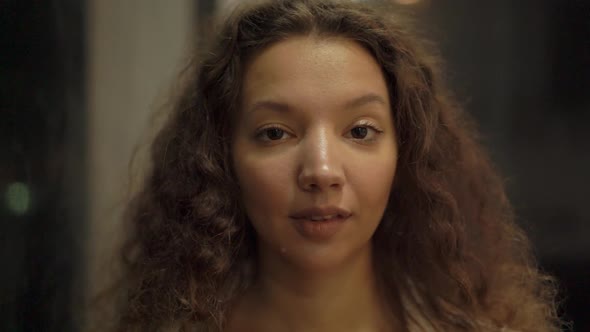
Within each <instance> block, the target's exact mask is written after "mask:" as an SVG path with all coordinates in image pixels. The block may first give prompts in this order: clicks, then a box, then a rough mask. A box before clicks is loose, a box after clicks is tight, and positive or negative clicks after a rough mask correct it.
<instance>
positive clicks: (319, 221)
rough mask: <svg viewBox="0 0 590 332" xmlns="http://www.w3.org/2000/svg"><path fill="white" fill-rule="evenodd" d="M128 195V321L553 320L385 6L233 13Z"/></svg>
mask: <svg viewBox="0 0 590 332" xmlns="http://www.w3.org/2000/svg"><path fill="white" fill-rule="evenodd" d="M206 54H207V55H206V57H205V58H204V59H195V61H193V63H192V65H191V67H190V68H189V70H188V71H187V73H188V76H189V80H188V82H187V84H186V86H185V88H184V90H183V92H182V93H181V95H180V97H179V98H178V100H177V102H176V104H175V106H174V109H173V110H172V113H171V114H170V117H169V119H168V120H167V123H166V124H165V126H164V127H163V129H162V130H161V131H160V132H159V134H158V136H157V138H156V140H155V141H154V142H153V145H152V149H151V162H152V165H151V167H152V168H151V171H150V172H149V173H148V175H147V177H146V179H145V184H144V186H143V188H142V190H141V191H140V192H139V193H138V194H137V195H136V196H135V198H134V200H133V201H132V203H131V204H130V206H129V209H128V214H127V217H128V220H129V221H131V223H132V225H133V231H132V233H131V237H130V239H129V241H128V246H127V250H128V251H127V253H128V255H127V277H126V278H127V283H126V285H127V294H128V296H127V298H126V301H125V305H124V307H123V308H122V309H121V312H120V313H121V320H120V324H119V329H120V330H122V331H130V330H131V331H166V330H171V331H556V330H558V323H559V320H558V318H557V316H556V313H555V305H554V302H553V301H554V298H553V296H554V288H553V286H552V284H551V278H549V277H547V276H545V275H543V274H541V273H540V272H539V270H538V269H537V267H536V265H535V263H534V259H533V257H532V256H531V250H530V248H529V242H528V240H527V238H526V236H525V235H524V234H523V232H522V231H521V230H520V229H519V228H518V227H517V226H516V225H515V224H514V221H513V214H512V212H511V208H510V205H509V203H508V201H507V199H506V196H505V191H504V188H503V185H502V181H501V178H500V177H499V176H498V175H497V173H496V171H495V170H494V169H493V167H492V166H491V163H490V161H489V160H488V157H487V155H486V154H485V153H484V151H483V150H482V148H481V147H480V145H479V144H478V143H477V141H476V140H475V130H474V129H473V127H472V126H471V125H470V122H469V121H468V119H467V116H466V115H465V114H464V113H463V112H461V110H460V108H459V107H458V106H457V105H456V104H455V103H454V102H453V100H452V98H451V97H450V95H449V93H448V91H447V90H446V89H445V87H444V85H443V84H442V83H441V82H440V74H439V73H438V71H437V65H436V63H435V60H436V59H434V58H433V57H432V56H430V55H429V53H427V52H426V51H425V50H424V49H423V47H422V46H421V44H420V43H419V42H418V40H417V38H416V37H415V36H413V35H412V34H410V33H409V32H408V31H407V30H406V29H405V28H404V25H403V24H402V23H400V21H398V20H396V19H395V17H394V16H392V14H391V12H390V11H388V10H386V9H384V8H379V9H377V8H370V7H367V6H366V5H362V4H358V3H348V2H343V1H312V0H281V1H266V2H259V3H256V4H252V5H247V6H244V7H241V8H240V9H239V10H236V11H235V12H234V13H233V14H232V15H231V16H230V17H229V18H227V19H226V20H225V21H224V24H223V25H222V27H221V29H220V32H219V33H218V34H216V35H215V38H214V40H213V42H212V45H211V47H210V49H209V50H208V51H207V52H206Z"/></svg>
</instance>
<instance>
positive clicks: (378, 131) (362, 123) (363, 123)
mask: <svg viewBox="0 0 590 332" xmlns="http://www.w3.org/2000/svg"><path fill="white" fill-rule="evenodd" d="M357 127H365V128H369V129H371V130H373V131H374V132H375V135H380V134H382V133H383V130H381V129H380V128H379V126H377V125H376V124H375V123H373V122H371V121H368V120H362V121H360V122H359V123H358V124H356V125H355V126H354V127H352V128H351V129H350V130H348V132H350V131H351V130H352V129H354V128H357ZM269 129H279V130H282V131H283V132H284V133H285V134H287V135H291V134H289V133H288V130H286V129H285V128H283V127H282V126H280V125H276V124H271V125H267V126H264V127H262V128H260V129H258V130H257V131H256V134H255V138H256V139H259V140H262V141H265V142H267V143H270V142H274V141H282V140H283V138H281V139H278V140H269V139H264V137H263V136H264V134H265V133H266V132H267V130H269ZM353 140H354V141H357V142H360V143H362V142H373V141H375V140H376V137H375V138H372V139H362V138H353Z"/></svg>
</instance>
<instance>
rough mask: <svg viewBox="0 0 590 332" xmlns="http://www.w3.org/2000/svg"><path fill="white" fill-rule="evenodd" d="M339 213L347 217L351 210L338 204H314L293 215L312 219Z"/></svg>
mask: <svg viewBox="0 0 590 332" xmlns="http://www.w3.org/2000/svg"><path fill="white" fill-rule="evenodd" d="M334 215H337V216H338V217H340V218H347V217H349V216H350V215H351V213H350V211H348V210H346V209H343V208H339V207H337V206H314V207H310V208H306V209H302V210H299V211H297V212H295V213H293V214H292V215H290V217H291V218H294V219H310V218H311V217H326V216H334Z"/></svg>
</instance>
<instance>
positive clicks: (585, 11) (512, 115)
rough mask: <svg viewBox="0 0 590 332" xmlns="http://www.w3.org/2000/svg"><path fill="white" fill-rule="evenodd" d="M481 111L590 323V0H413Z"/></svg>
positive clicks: (531, 230)
mask: <svg viewBox="0 0 590 332" xmlns="http://www.w3.org/2000/svg"><path fill="white" fill-rule="evenodd" d="M413 11H414V12H415V13H416V17H417V18H418V21H419V23H424V25H425V26H426V29H427V34H428V35H430V36H432V37H433V38H432V39H434V41H436V42H437V44H438V45H439V46H440V48H441V51H442V55H443V57H444V58H445V60H446V61H447V67H448V68H447V70H448V73H449V77H448V79H449V80H450V82H451V83H452V84H451V85H452V87H453V88H454V89H455V90H456V91H457V93H458V95H459V97H460V98H461V100H463V101H464V105H465V107H466V109H467V110H468V111H469V112H470V113H471V114H473V116H474V117H475V118H476V119H477V120H478V122H479V125H480V129H481V132H482V137H483V142H484V144H486V146H487V147H488V148H489V151H490V153H491V154H492V157H493V160H494V161H495V162H496V164H497V166H498V168H499V169H500V170H501V171H502V173H503V175H504V176H505V178H506V184H507V187H508V192H509V195H510V198H511V200H512V202H513V204H514V207H515V211H516V213H517V217H518V222H519V223H520V224H521V225H522V226H523V227H524V228H525V229H526V230H527V231H528V234H529V235H530V237H531V239H532V240H533V244H534V245H535V249H536V252H537V254H538V257H539V260H540V263H541V266H542V267H543V268H544V269H545V270H547V271H548V272H550V273H552V274H554V275H555V276H556V277H557V278H558V279H559V281H560V283H561V287H562V290H563V291H562V297H563V299H564V306H563V311H564V313H565V315H566V317H567V318H569V319H571V320H573V321H574V330H575V331H590V317H589V315H588V313H589V312H590V240H588V237H589V236H590V209H588V203H587V200H588V198H589V197H590V172H589V170H590V96H589V93H590V3H588V2H587V1H574V0H564V1H558V0H541V1H539V0H523V1H508V0H499V1H485V2H484V1H471V0H457V1H453V2H449V1H425V2H423V3H421V4H418V5H416V6H415V8H413Z"/></svg>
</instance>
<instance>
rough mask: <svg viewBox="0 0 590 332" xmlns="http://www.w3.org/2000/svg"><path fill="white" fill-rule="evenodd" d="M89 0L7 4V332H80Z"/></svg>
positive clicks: (0, 299) (3, 207)
mask: <svg viewBox="0 0 590 332" xmlns="http://www.w3.org/2000/svg"><path fill="white" fill-rule="evenodd" d="M84 34H85V32H84V2H83V1H74V0H72V1H67V0H66V1H30V0H11V1H6V0H5V1H2V2H0V147H1V148H0V153H1V157H0V190H1V192H0V193H1V194H2V196H1V198H2V201H1V204H0V220H1V223H0V259H1V260H2V273H0V330H1V331H73V330H77V329H76V319H77V317H80V315H78V314H76V311H75V310H74V308H75V307H76V305H78V307H80V304H81V301H82V298H81V294H82V293H81V292H80V291H79V290H80V289H81V280H82V277H83V274H82V271H83V260H82V257H83V253H82V248H83V246H82V244H83V241H84V229H85V225H84V222H85V218H84V214H85V205H86V201H85V195H86V191H85V177H84V175H85V174H84V173H85V171H84V170H85V165H84V162H85V152H84V149H85V109H84V87H83V82H84V77H83V76H84V75H83V73H84V52H83V50H84Z"/></svg>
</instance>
